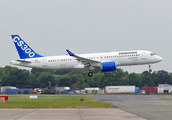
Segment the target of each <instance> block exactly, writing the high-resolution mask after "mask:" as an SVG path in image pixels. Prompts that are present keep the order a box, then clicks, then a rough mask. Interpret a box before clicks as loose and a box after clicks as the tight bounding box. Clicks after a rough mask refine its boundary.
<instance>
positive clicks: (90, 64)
mask: <svg viewBox="0 0 172 120" xmlns="http://www.w3.org/2000/svg"><path fill="white" fill-rule="evenodd" d="M66 51H67V52H68V54H69V55H70V56H72V57H75V58H76V59H77V60H78V61H79V62H81V63H82V64H84V66H85V67H100V64H101V62H100V61H97V60H91V59H88V58H84V57H81V56H78V55H75V54H73V53H72V52H71V51H69V50H68V49H66Z"/></svg>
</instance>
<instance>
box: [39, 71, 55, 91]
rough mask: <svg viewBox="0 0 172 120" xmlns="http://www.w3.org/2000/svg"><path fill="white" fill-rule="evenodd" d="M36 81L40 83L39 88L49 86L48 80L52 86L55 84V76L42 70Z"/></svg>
mask: <svg viewBox="0 0 172 120" xmlns="http://www.w3.org/2000/svg"><path fill="white" fill-rule="evenodd" d="M38 81H39V83H40V87H41V88H45V87H48V86H49V84H48V82H49V81H50V82H51V87H53V86H55V85H56V81H55V78H54V77H53V76H52V74H51V73H49V72H43V73H41V74H40V75H39V77H38Z"/></svg>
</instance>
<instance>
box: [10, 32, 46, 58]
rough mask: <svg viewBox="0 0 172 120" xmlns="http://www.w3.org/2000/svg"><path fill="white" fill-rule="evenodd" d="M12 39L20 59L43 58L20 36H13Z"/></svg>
mask: <svg viewBox="0 0 172 120" xmlns="http://www.w3.org/2000/svg"><path fill="white" fill-rule="evenodd" d="M11 37H12V40H13V42H14V44H15V46H16V49H17V51H18V54H19V56H20V59H27V58H36V57H43V56H42V55H39V54H37V53H36V52H35V51H34V50H33V49H32V48H31V47H29V45H27V44H26V43H25V42H24V41H23V40H22V39H21V38H20V36H19V35H11Z"/></svg>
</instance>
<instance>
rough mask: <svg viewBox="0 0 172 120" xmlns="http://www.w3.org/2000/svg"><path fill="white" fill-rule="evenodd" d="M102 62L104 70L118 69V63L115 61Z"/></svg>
mask: <svg viewBox="0 0 172 120" xmlns="http://www.w3.org/2000/svg"><path fill="white" fill-rule="evenodd" d="M101 64H102V72H108V71H114V70H116V63H115V61H111V62H103V63H101Z"/></svg>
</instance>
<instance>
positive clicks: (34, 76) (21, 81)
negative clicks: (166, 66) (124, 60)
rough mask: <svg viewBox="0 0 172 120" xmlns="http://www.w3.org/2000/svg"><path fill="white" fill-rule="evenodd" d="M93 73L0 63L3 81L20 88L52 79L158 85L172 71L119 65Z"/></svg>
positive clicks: (170, 80)
mask: <svg viewBox="0 0 172 120" xmlns="http://www.w3.org/2000/svg"><path fill="white" fill-rule="evenodd" d="M93 73H94V75H93V76H92V77H88V75H87V74H88V70H43V69H36V68H32V69H31V71H29V70H25V69H19V68H17V67H11V66H5V67H0V84H1V85H2V86H15V87H17V88H45V87H47V86H48V82H49V81H51V86H59V87H70V88H81V89H83V88H85V87H100V88H104V87H105V86H117V85H118V86H121V85H135V86H137V87H140V88H141V87H143V86H152V87H153V86H158V84H172V75H169V73H168V72H167V71H164V70H160V71H154V72H153V73H149V72H148V71H144V72H143V73H141V74H136V73H130V74H129V73H128V72H127V71H125V72H124V71H123V70H122V69H120V68H118V69H117V70H116V71H113V72H104V73H102V72H100V71H99V70H94V71H93Z"/></svg>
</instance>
